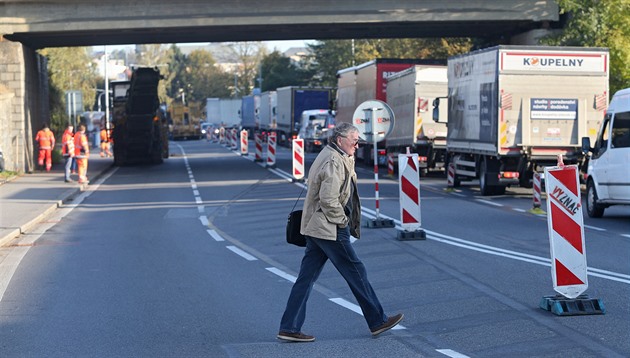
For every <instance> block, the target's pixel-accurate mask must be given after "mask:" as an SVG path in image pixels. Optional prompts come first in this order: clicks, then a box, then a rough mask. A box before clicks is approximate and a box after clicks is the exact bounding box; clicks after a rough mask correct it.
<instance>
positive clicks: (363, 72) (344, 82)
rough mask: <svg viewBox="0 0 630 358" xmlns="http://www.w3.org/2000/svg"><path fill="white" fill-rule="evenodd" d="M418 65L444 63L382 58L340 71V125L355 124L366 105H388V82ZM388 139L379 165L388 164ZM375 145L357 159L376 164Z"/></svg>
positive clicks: (381, 149)
mask: <svg viewBox="0 0 630 358" xmlns="http://www.w3.org/2000/svg"><path fill="white" fill-rule="evenodd" d="M415 64H426V65H431V64H436V65H439V64H442V65H444V62H443V61H435V60H419V59H384V58H379V59H375V60H372V61H369V62H365V63H363V64H360V65H357V66H354V67H349V68H345V69H342V70H339V71H337V79H338V80H337V106H336V109H337V115H336V118H335V120H336V122H337V123H342V122H347V123H352V121H353V118H352V116H353V115H354V111H355V110H356V108H357V107H358V106H359V105H360V104H361V103H363V102H365V101H368V100H373V99H377V100H380V101H383V102H387V78H388V77H389V76H391V75H393V74H394V73H397V72H400V71H402V70H405V69H407V68H409V67H411V66H413V65H415ZM386 145H387V139H386V140H384V141H381V142H379V143H378V144H377V146H378V148H379V150H378V157H379V158H378V163H379V164H381V165H385V164H386V163H387V155H386ZM373 152H374V150H373V149H372V144H371V143H365V144H364V145H362V146H361V147H360V148H359V149H358V150H357V158H358V159H360V160H362V161H364V162H365V163H366V164H372V163H374V158H373Z"/></svg>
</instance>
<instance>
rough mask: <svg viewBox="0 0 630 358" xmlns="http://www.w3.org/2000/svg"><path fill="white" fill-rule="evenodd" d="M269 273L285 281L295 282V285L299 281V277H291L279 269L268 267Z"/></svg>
mask: <svg viewBox="0 0 630 358" xmlns="http://www.w3.org/2000/svg"><path fill="white" fill-rule="evenodd" d="M267 271H269V272H271V273H274V274H276V275H278V276H280V277H282V278H283V279H285V280H287V281H290V282H293V283H295V281H296V280H297V277H295V276H293V275H289V274H288V273H286V272H284V271H282V270H279V269H277V268H275V267H267Z"/></svg>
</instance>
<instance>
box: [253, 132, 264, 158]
mask: <svg viewBox="0 0 630 358" xmlns="http://www.w3.org/2000/svg"><path fill="white" fill-rule="evenodd" d="M254 139H255V141H256V156H255V158H254V161H255V162H262V160H263V159H262V153H263V150H262V146H263V143H262V142H263V135H262V133H256V134H255V135H254Z"/></svg>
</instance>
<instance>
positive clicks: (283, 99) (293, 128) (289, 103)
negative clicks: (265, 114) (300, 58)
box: [276, 86, 331, 145]
mask: <svg viewBox="0 0 630 358" xmlns="http://www.w3.org/2000/svg"><path fill="white" fill-rule="evenodd" d="M276 92H277V96H278V98H277V107H276V112H277V128H276V131H277V136H278V144H281V145H290V143H291V140H293V139H294V138H296V137H297V136H298V133H299V131H300V128H301V127H302V123H301V120H302V112H304V111H306V110H311V109H322V110H328V109H330V105H331V102H330V100H331V89H330V88H325V87H295V86H288V87H281V88H278V89H277V90H276Z"/></svg>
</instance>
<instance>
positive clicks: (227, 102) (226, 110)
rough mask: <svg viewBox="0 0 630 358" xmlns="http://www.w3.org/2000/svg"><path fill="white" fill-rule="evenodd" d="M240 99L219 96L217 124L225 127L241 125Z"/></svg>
mask: <svg viewBox="0 0 630 358" xmlns="http://www.w3.org/2000/svg"><path fill="white" fill-rule="evenodd" d="M241 107H242V100H241V99H240V98H221V99H220V100H219V112H220V117H219V122H217V124H218V125H220V126H223V127H225V128H239V127H240V126H241V117H240V116H239V113H241Z"/></svg>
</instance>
